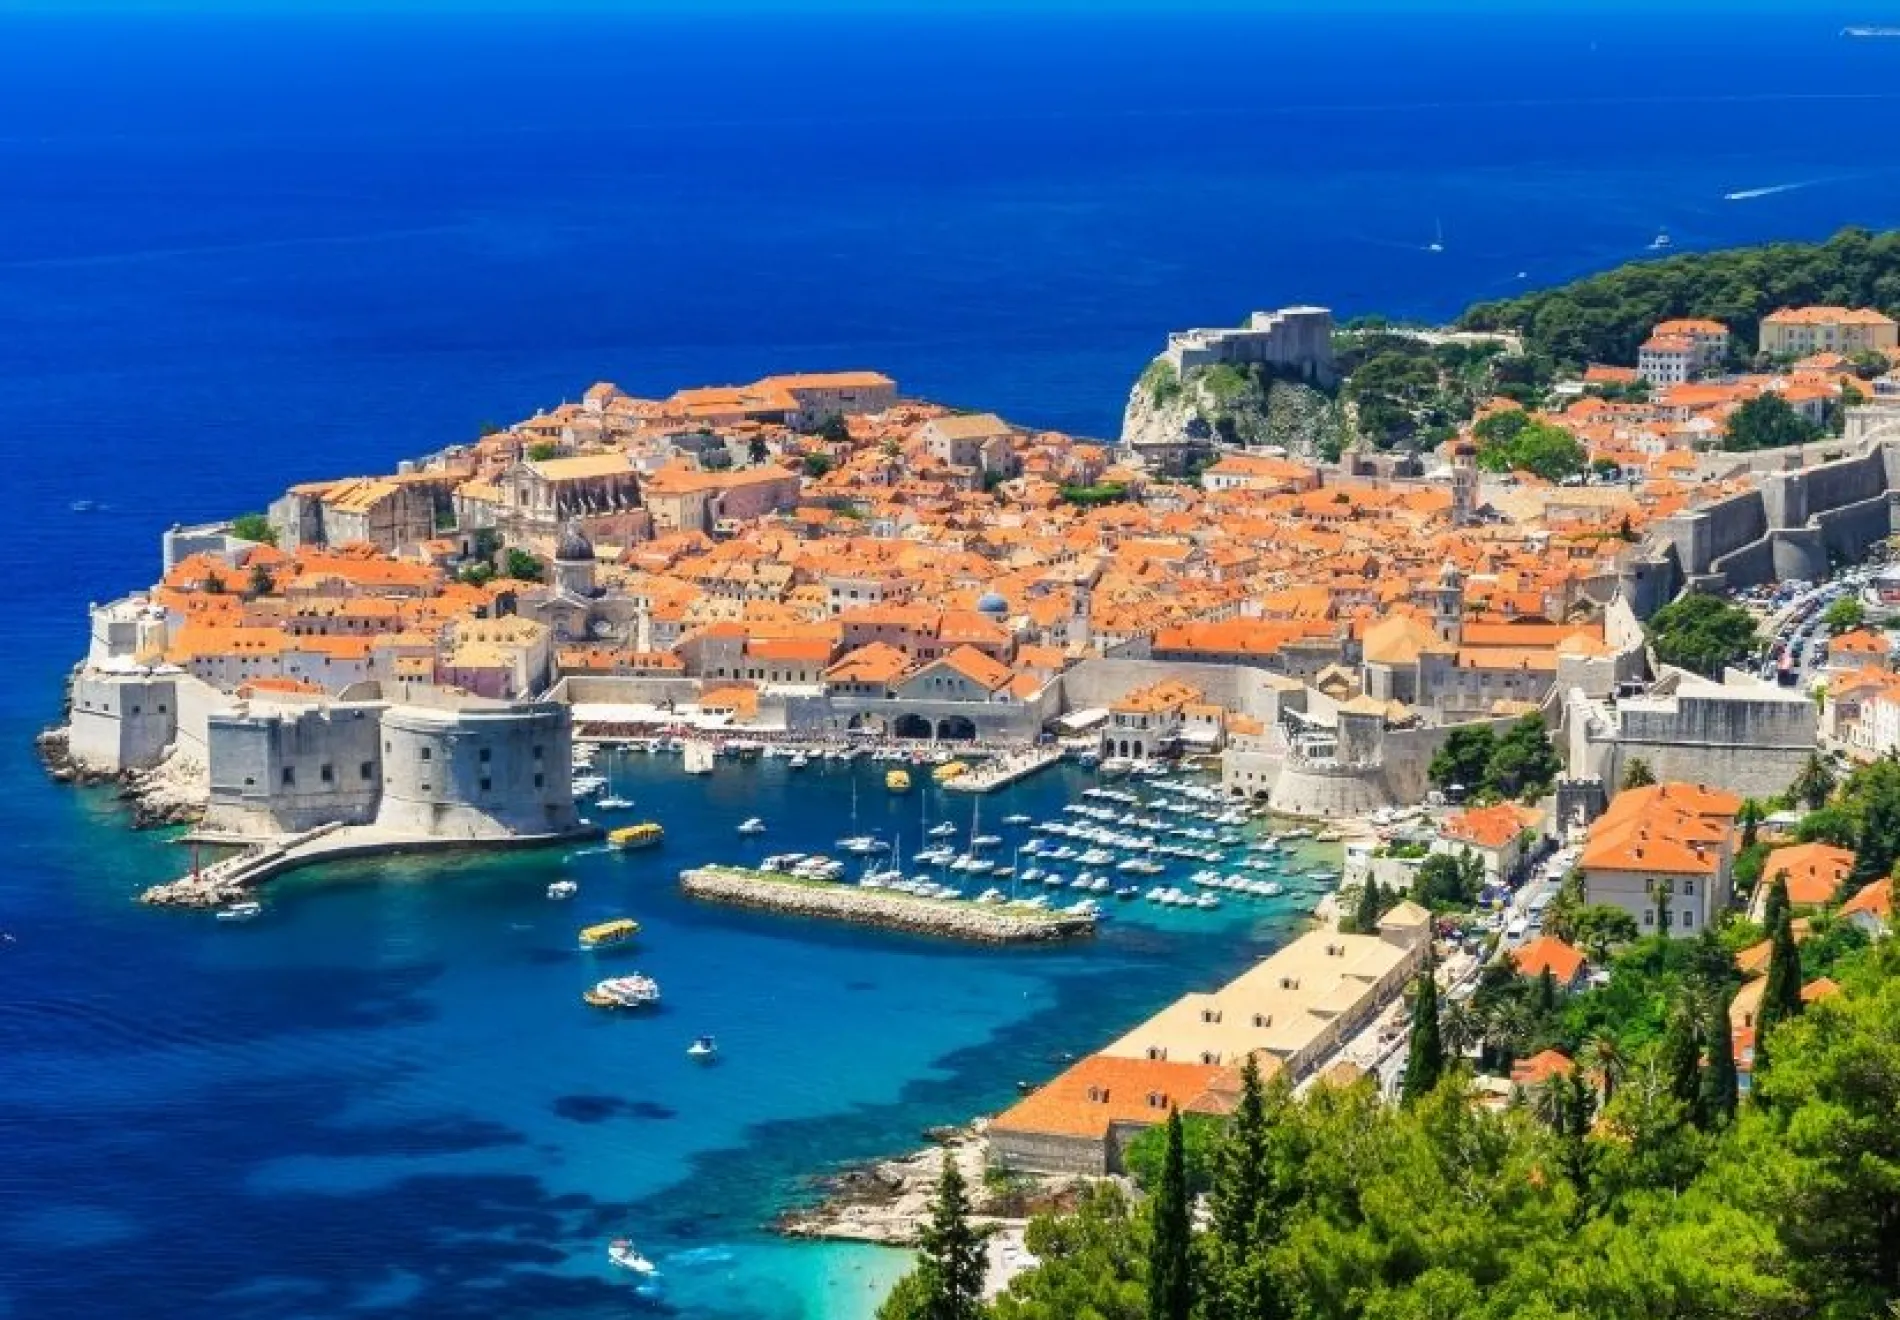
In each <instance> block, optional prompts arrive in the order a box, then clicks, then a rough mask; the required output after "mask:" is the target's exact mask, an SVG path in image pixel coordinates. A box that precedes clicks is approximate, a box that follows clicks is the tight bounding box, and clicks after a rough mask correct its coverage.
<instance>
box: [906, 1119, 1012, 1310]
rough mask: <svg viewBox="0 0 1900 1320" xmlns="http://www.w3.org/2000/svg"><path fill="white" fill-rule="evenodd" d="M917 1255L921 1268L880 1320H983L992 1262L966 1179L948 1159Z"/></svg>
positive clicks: (918, 1236) (918, 1243)
mask: <svg viewBox="0 0 1900 1320" xmlns="http://www.w3.org/2000/svg"><path fill="white" fill-rule="evenodd" d="M917 1256H918V1261H917V1268H916V1269H915V1270H913V1271H912V1272H911V1274H910V1275H909V1276H908V1277H907V1278H906V1280H905V1281H904V1282H903V1283H900V1284H899V1287H898V1291H897V1292H895V1293H893V1294H892V1296H891V1298H890V1299H889V1300H888V1301H886V1302H885V1305H884V1307H883V1308H880V1309H879V1311H878V1320H980V1317H982V1316H983V1315H984V1314H985V1311H986V1308H985V1307H984V1305H983V1275H984V1272H985V1270H986V1269H987V1268H988V1264H989V1262H988V1258H987V1257H986V1255H985V1253H984V1250H983V1235H982V1234H981V1233H979V1232H977V1231H976V1230H975V1229H974V1228H972V1227H971V1226H970V1201H969V1197H968V1195H967V1194H966V1192H965V1189H964V1185H963V1174H962V1172H961V1171H960V1170H959V1169H958V1168H957V1162H956V1160H954V1159H952V1158H950V1157H949V1156H948V1155H947V1154H946V1156H945V1158H944V1161H943V1173H942V1175H941V1176H940V1177H939V1178H938V1179H937V1195H936V1199H935V1200H934V1201H933V1202H932V1203H931V1207H930V1219H929V1220H928V1221H927V1222H926V1223H925V1224H924V1226H923V1227H922V1228H921V1229H919V1230H918V1233H917ZM900 1298H901V1300H900ZM895 1307H902V1308H903V1309H892V1308H895Z"/></svg>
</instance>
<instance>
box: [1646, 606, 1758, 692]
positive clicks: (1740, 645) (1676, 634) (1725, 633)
mask: <svg viewBox="0 0 1900 1320" xmlns="http://www.w3.org/2000/svg"><path fill="white" fill-rule="evenodd" d="M1645 630H1646V631H1647V632H1648V634H1649V644H1650V645H1651V646H1653V647H1654V648H1655V649H1656V658H1657V659H1658V660H1660V661H1662V662H1663V663H1664V664H1666V665H1676V666H1678V667H1679V668H1682V669H1688V670H1691V671H1693V672H1695V673H1698V674H1702V675H1705V676H1706V677H1709V678H1715V677H1717V676H1719V675H1720V674H1721V672H1722V666H1724V665H1726V664H1729V663H1731V662H1733V661H1736V660H1739V659H1741V658H1742V657H1743V656H1745V655H1747V654H1749V653H1750V652H1751V651H1753V650H1754V649H1755V648H1756V647H1757V646H1759V645H1760V644H1761V640H1760V638H1758V637H1757V636H1756V635H1755V620H1754V619H1753V618H1751V617H1750V616H1749V613H1748V611H1747V610H1745V609H1743V608H1742V607H1741V606H1739V605H1732V604H1730V603H1729V602H1728V601H1725V600H1723V599H1721V598H1720V597H1718V596H1708V595H1704V594H1702V593H1700V592H1697V593H1695V594H1692V595H1688V596H1684V597H1683V598H1682V599H1681V600H1676V601H1671V602H1670V603H1669V604H1667V605H1665V606H1663V607H1662V608H1661V609H1660V610H1657V611H1656V613H1655V614H1654V615H1653V616H1652V617H1651V618H1650V620H1649V623H1648V624H1647V625H1646V629H1645Z"/></svg>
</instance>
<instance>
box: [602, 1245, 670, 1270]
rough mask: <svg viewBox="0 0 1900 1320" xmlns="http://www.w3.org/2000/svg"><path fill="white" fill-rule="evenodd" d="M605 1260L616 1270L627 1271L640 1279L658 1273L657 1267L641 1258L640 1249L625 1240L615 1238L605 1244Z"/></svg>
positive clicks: (643, 1257)
mask: <svg viewBox="0 0 1900 1320" xmlns="http://www.w3.org/2000/svg"><path fill="white" fill-rule="evenodd" d="M607 1259H608V1260H609V1261H610V1262H612V1263H613V1264H614V1265H615V1266H616V1267H617V1268H619V1269H623V1270H628V1271H630V1272H632V1273H634V1274H638V1275H640V1276H641V1277H642V1278H651V1277H652V1276H653V1275H655V1274H658V1273H659V1272H660V1271H659V1267H658V1266H656V1265H655V1264H654V1263H653V1262H652V1261H650V1260H648V1259H647V1258H646V1257H645V1256H642V1255H641V1254H640V1249H639V1248H638V1247H636V1246H634V1245H633V1243H632V1242H629V1241H628V1240H627V1239H626V1238H615V1239H614V1240H613V1241H612V1242H609V1243H608V1244H607Z"/></svg>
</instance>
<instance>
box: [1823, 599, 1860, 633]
mask: <svg viewBox="0 0 1900 1320" xmlns="http://www.w3.org/2000/svg"><path fill="white" fill-rule="evenodd" d="M1821 622H1822V624H1823V625H1825V626H1826V628H1827V630H1828V631H1829V632H1831V633H1836V634H1839V633H1844V632H1853V631H1854V629H1856V628H1858V627H1860V626H1861V625H1862V624H1863V623H1865V622H1867V607H1866V606H1865V605H1862V604H1861V603H1860V601H1859V600H1857V599H1856V598H1854V597H1853V596H1842V597H1841V598H1840V599H1839V600H1837V601H1835V602H1834V603H1833V604H1832V605H1829V606H1828V607H1827V608H1826V609H1825V610H1823V611H1822V612H1821Z"/></svg>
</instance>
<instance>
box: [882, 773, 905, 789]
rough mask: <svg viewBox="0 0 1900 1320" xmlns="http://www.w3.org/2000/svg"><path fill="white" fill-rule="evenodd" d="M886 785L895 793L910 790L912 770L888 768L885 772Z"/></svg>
mask: <svg viewBox="0 0 1900 1320" xmlns="http://www.w3.org/2000/svg"><path fill="white" fill-rule="evenodd" d="M884 787H886V788H888V789H890V790H891V792H893V793H908V792H910V771H908V770H886V771H885V772H884Z"/></svg>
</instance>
